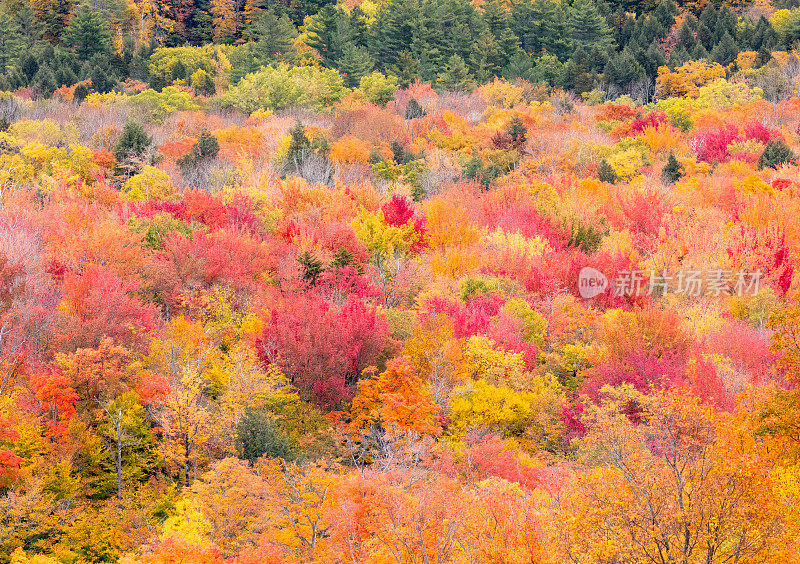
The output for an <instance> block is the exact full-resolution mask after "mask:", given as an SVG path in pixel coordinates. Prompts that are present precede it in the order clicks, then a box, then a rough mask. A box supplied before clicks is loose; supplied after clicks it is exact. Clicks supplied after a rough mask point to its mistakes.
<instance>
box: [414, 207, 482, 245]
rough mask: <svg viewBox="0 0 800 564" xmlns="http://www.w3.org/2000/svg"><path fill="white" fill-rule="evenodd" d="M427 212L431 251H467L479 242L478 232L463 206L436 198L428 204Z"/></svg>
mask: <svg viewBox="0 0 800 564" xmlns="http://www.w3.org/2000/svg"><path fill="white" fill-rule="evenodd" d="M426 211H427V214H426V215H427V217H428V223H427V234H428V242H429V244H430V247H431V249H433V250H441V251H444V250H446V249H448V248H451V247H455V248H458V249H466V248H468V247H471V246H472V245H474V244H475V243H477V242H478V236H479V235H478V231H477V229H475V227H474V226H473V225H472V222H471V221H470V219H469V216H468V214H467V211H466V210H465V209H464V207H463V206H459V205H458V204H457V203H456V202H452V201H448V200H446V199H444V198H436V199H433V200H430V201H429V202H428V206H427V210H426Z"/></svg>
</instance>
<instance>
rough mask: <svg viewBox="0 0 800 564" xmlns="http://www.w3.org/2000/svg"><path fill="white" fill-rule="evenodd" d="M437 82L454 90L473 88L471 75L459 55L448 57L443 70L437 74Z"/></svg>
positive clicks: (447, 88)
mask: <svg viewBox="0 0 800 564" xmlns="http://www.w3.org/2000/svg"><path fill="white" fill-rule="evenodd" d="M438 83H439V85H441V86H442V88H444V89H446V90H451V91H454V92H466V91H469V90H472V89H473V88H475V82H474V80H473V79H472V75H471V74H470V72H469V69H468V68H467V64H466V63H465V62H464V59H462V58H461V56H460V55H453V56H452V57H450V60H448V61H447V66H446V67H445V69H444V72H442V73H441V74H440V75H439V78H438Z"/></svg>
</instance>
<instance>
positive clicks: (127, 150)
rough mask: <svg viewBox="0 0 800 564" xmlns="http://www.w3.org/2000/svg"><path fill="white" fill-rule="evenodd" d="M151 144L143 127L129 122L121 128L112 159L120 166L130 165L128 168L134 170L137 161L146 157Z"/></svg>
mask: <svg viewBox="0 0 800 564" xmlns="http://www.w3.org/2000/svg"><path fill="white" fill-rule="evenodd" d="M152 143H153V139H152V138H151V137H150V136H149V135H147V132H146V131H145V130H144V127H142V126H141V125H140V124H139V123H137V122H135V121H129V122H127V123H126V124H125V126H124V127H123V128H122V135H121V136H120V138H119V141H117V145H116V147H114V159H116V161H117V163H119V164H120V165H123V166H126V167H128V165H132V167H129V168H132V170H135V169H136V164H137V161H139V160H141V159H142V158H143V157H144V156H145V155H146V153H147V151H148V150H149V149H150V145H152Z"/></svg>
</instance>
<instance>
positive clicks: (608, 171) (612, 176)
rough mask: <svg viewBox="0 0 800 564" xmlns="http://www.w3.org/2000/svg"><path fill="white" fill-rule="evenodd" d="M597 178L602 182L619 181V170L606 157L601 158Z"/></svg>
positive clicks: (613, 182)
mask: <svg viewBox="0 0 800 564" xmlns="http://www.w3.org/2000/svg"><path fill="white" fill-rule="evenodd" d="M597 179H598V180H599V181H600V182H610V183H611V184H615V183H616V182H618V181H619V177H617V171H616V170H614V167H613V166H611V165H610V164H608V161H607V160H605V159H603V160H601V161H600V165H599V166H598V167H597Z"/></svg>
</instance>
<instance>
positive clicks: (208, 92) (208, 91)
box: [192, 69, 217, 96]
mask: <svg viewBox="0 0 800 564" xmlns="http://www.w3.org/2000/svg"><path fill="white" fill-rule="evenodd" d="M192 88H194V92H195V94H202V95H203V96H213V95H214V94H215V93H216V92H217V87H216V85H215V84H214V79H213V78H211V75H210V74H208V73H207V72H206V71H204V70H203V69H197V70H196V71H195V72H194V74H193V75H192Z"/></svg>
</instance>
